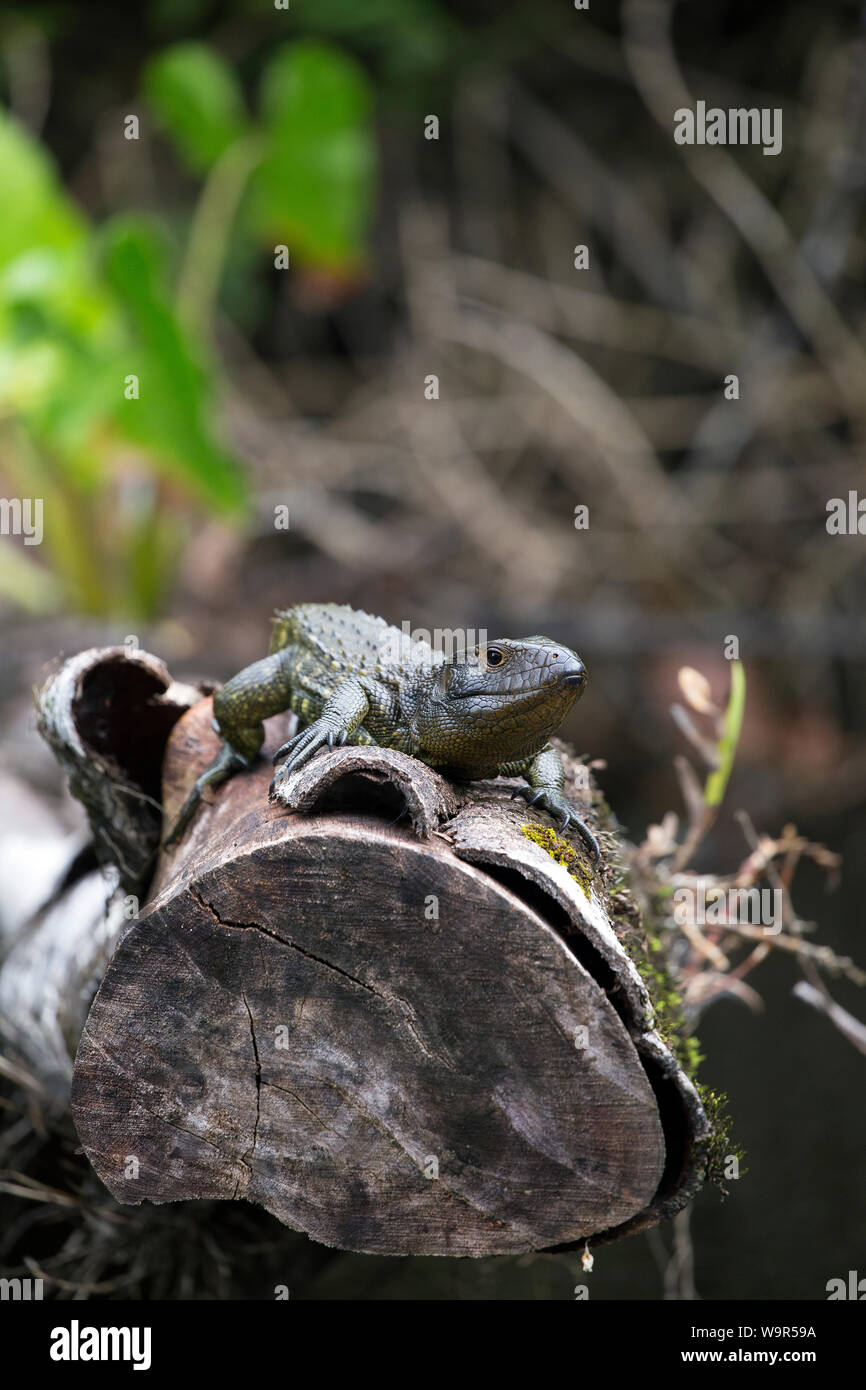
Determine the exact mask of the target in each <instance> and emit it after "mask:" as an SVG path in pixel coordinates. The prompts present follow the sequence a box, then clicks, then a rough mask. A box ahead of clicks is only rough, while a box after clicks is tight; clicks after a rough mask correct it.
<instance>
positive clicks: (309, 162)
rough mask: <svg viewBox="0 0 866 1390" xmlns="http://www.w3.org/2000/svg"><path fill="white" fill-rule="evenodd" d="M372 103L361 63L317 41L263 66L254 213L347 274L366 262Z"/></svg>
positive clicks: (269, 229) (273, 231)
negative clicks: (259, 158) (260, 144)
mask: <svg viewBox="0 0 866 1390" xmlns="http://www.w3.org/2000/svg"><path fill="white" fill-rule="evenodd" d="M371 104H372V103H371V93H370V84H369V82H368V80H367V77H366V75H365V73H364V71H363V69H362V68H361V67H359V65H358V64H357V63H355V62H354V61H353V60H352V59H351V58H348V57H347V56H346V55H345V54H344V53H341V52H340V51H339V50H337V49H334V48H330V47H328V46H327V45H325V44H320V43H314V42H306V41H304V42H300V43H292V44H286V45H284V46H283V47H282V48H280V49H279V50H278V51H277V53H276V54H275V55H274V57H273V58H272V59H271V61H270V63H269V64H268V66H267V68H266V70H265V73H264V76H263V79H262V89H261V118H262V123H263V127H264V136H265V153H264V157H263V160H262V163H261V165H260V166H259V168H258V170H257V171H256V173H255V174H254V175H253V178H252V181H251V207H252V216H253V219H254V222H255V223H256V225H257V226H258V228H259V230H260V231H261V232H262V233H263V234H264V235H265V236H266V237H267V238H268V239H269V240H270V241H272V242H273V243H274V244H275V245H276V244H282V243H285V244H286V245H287V246H288V247H289V251H290V253H293V254H296V255H297V257H298V258H299V260H300V261H302V262H306V263H307V264H309V265H313V266H316V267H323V268H326V269H333V270H338V271H339V270H349V271H351V270H353V269H355V268H357V267H359V266H360V265H361V264H362V263H363V261H364V258H365V236H366V230H367V224H368V221H369V217H370V210H371V206H372V199H373V186H374V177H375V168H376V154H375V143H374V138H373V132H372V128H371V121H370V112H371Z"/></svg>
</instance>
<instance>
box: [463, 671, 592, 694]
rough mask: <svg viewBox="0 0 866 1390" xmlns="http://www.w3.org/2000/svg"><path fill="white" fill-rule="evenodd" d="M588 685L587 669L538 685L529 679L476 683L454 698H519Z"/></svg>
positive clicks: (581, 687)
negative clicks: (515, 681) (484, 683)
mask: <svg viewBox="0 0 866 1390" xmlns="http://www.w3.org/2000/svg"><path fill="white" fill-rule="evenodd" d="M584 685H586V671H585V670H582V669H581V671H570V672H568V673H564V674H563V675H561V676H558V677H556V678H555V679H554V680H543V681H539V682H538V684H537V685H530V684H529V683H528V682H527V681H521V682H520V683H519V684H510V685H504V686H499V687H497V688H496V689H491V688H490V686H489V685H476V686H473V687H472V689H471V690H461V691H460V692H459V694H455V695H454V696H453V697H452V698H453V699H455V700H470V699H477V698H478V697H479V696H481V697H482V698H487V699H500V700H519V699H520V697H521V696H522V695H525V696H527V697H528V696H530V695H544V694H551V695H552V694H553V693H554V692H555V691H557V690H562V689H565V690H574V689H578V690H582V689H583V687H584Z"/></svg>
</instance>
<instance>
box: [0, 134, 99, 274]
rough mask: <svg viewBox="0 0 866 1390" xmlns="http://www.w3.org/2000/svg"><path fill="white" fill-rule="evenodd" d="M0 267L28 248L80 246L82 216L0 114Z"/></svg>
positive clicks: (34, 147) (36, 149) (31, 144)
mask: <svg viewBox="0 0 866 1390" xmlns="http://www.w3.org/2000/svg"><path fill="white" fill-rule="evenodd" d="M0 186H2V188H3V216H2V217H0V267H2V266H6V265H8V264H9V263H10V261H13V260H14V259H15V258H16V257H17V256H20V255H21V254H22V253H23V252H27V251H31V250H32V248H33V247H34V246H52V247H58V248H66V247H70V246H73V245H75V244H76V243H81V242H83V240H84V237H85V233H86V225H85V222H84V219H83V217H82V216H81V214H80V213H79V212H78V209H77V208H76V207H75V204H74V203H73V202H72V200H71V199H70V198H67V196H66V194H65V193H64V192H63V189H62V187H61V185H60V182H59V180H58V178H57V175H56V174H55V172H54V167H53V165H52V164H51V162H50V160H49V159H48V158H47V156H46V155H45V154H44V153H43V152H42V149H41V147H40V146H39V145H38V144H37V143H36V141H35V140H33V139H32V137H31V136H30V135H28V134H27V132H26V131H25V130H23V129H22V127H21V126H19V125H18V123H17V121H15V120H13V119H12V117H11V116H10V115H9V114H8V113H7V112H5V111H3V110H2V109H0Z"/></svg>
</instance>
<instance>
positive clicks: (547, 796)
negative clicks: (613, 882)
mask: <svg viewBox="0 0 866 1390" xmlns="http://www.w3.org/2000/svg"><path fill="white" fill-rule="evenodd" d="M499 775H500V776H501V777H525V778H526V780H527V782H528V783H529V785H528V786H526V787H518V788H517V789H516V791H515V792H513V794H512V795H513V796H520V797H523V799H524V801H528V802H529V805H530V806H540V807H541V809H542V810H543V811H548V812H549V813H550V815H552V816H557V817H561V823H560V827H559V830H560V834H561V833H562V831H563V830H565V829H566V828H567V827H568V826H569V825H573V826H574V828H575V830H576V831H577V832H578V834H579V835H580V836H581V838H582V839H583V840H584V842H585V844H586V847H587V849H588V850H589V852H590V854H591V855H592V857H593V859H596V860H597V859H599V858H600V857H601V850H600V848H599V844H598V840H597V839H596V838H595V836H594V835H593V833H592V831H591V830H590V828H589V826H587V825H584V823H583V821H582V820H581V818H580V816H579V815H578V814H577V812H576V811H575V809H574V807H573V806H572V804H571V802H570V801H569V800H568V798H567V797H566V796H565V795H564V794H563V788H564V787H565V772H564V770H563V766H562V758H561V757H560V756H559V754H558V753H557V751H556V749H555V748H554V747H553V745H552V744H550V743H548V744H547V745H546V746H545V747H544V748H542V750H541V752H540V753H536V755H535V757H534V758H530V759H528V761H527V762H525V763H516V764H515V763H506V764H505V765H504V766H503V767H501V768H500V769H499Z"/></svg>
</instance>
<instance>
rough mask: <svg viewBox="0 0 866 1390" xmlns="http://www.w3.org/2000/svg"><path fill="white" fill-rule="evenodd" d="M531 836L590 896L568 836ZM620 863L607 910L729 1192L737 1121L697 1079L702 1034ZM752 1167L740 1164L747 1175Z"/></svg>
mask: <svg viewBox="0 0 866 1390" xmlns="http://www.w3.org/2000/svg"><path fill="white" fill-rule="evenodd" d="M520 828H521V831H522V832H523V834H524V835H525V836H526V838H527V840H531V841H532V843H533V844H536V845H538V846H539V847H540V848H541V849H543V850H544V851H545V853H547V854H549V855H550V857H551V859H553V860H554V861H555V862H556V863H557V864H561V865H562V866H563V868H564V869H567V871H568V872H569V873H570V874H571V876H572V878H573V879H574V880H575V882H576V883H578V884H579V885H580V887H581V889H582V890H583V892H584V894H585V895H586V896H587V897H589V889H590V884H591V882H592V876H591V875H590V874H589V873H587V871H586V869H584V867H583V865H582V863H581V861H580V857H579V856H578V854H577V852H576V850H575V849H574V848H573V846H572V845H570V844H569V843H568V841H567V840H563V839H562V838H561V836H559V835H557V833H556V831H555V830H551V829H550V828H549V827H548V826H543V825H523V826H521V827H520ZM623 867H624V866H622V865H620V864H617V865H616V871H617V872H616V878H615V880H614V882H613V884H612V885H610V884H608V887H607V908H608V912H609V915H610V918H611V921H612V922H613V924H614V927H615V929H616V933H617V936H618V938H619V940H620V942H621V943H622V945H623V947H624V949H625V950H626V951H627V952H628V954H629V955H630V957H631V959H632V961H633V962H634V964H635V966H636V967H637V970H638V973H639V974H640V976H641V979H642V980H643V982H644V985H645V986H646V992H647V994H648V995H649V998H650V1003H651V1004H652V1007H653V1011H654V1013H655V1029H656V1032H657V1033H658V1035H659V1037H660V1038H661V1040H662V1042H663V1043H664V1044H665V1046H666V1047H667V1048H668V1050H669V1051H670V1052H671V1053H673V1055H674V1057H675V1058H676V1059H677V1061H678V1062H679V1064H680V1066H681V1067H682V1069H683V1071H684V1072H685V1073H686V1076H688V1077H689V1079H690V1080H691V1081H692V1083H693V1085H694V1087H695V1089H696V1090H697V1092H698V1095H699V1097H700V1100H701V1104H702V1106H703V1108H704V1112H705V1114H706V1116H707V1120H708V1121H709V1124H710V1127H711V1131H712V1133H711V1134H710V1138H709V1140H708V1141H707V1149H706V1176H707V1181H708V1182H712V1183H714V1184H715V1185H716V1186H717V1187H719V1188H721V1190H722V1191H723V1192H727V1189H726V1187H725V1167H726V1164H727V1163H728V1161H729V1160H730V1158H731V1157H736V1158H737V1160H738V1161H740V1162H741V1160H742V1157H743V1150H742V1149H741V1148H738V1147H736V1146H734V1145H732V1142H731V1120H730V1117H729V1116H728V1114H727V1113H726V1112H727V1106H728V1098H727V1096H725V1095H724V1094H722V1093H721V1092H719V1091H711V1090H710V1088H709V1087H708V1086H704V1085H703V1084H702V1083H701V1082H699V1081H698V1080H697V1072H698V1068H699V1067H700V1065H701V1062H702V1061H703V1060H704V1059H703V1054H702V1053H701V1049H700V1044H699V1043H698V1040H697V1038H696V1037H694V1036H693V1034H691V1033H690V1032H689V1029H688V1025H687V1023H686V1020H685V1016H684V1014H683V1003H682V997H681V995H680V991H679V989H678V987H677V984H676V981H675V979H674V977H673V975H672V973H671V970H670V967H669V965H668V961H667V955H666V953H665V948H664V945H663V943H662V939H661V937H660V936H659V935H658V933H657V932H653V931H648V930H647V929H646V927H645V926H644V925H643V921H642V918H641V913H640V911H639V909H638V907H637V904H636V903H635V901H634V898H633V897H632V895H631V893H630V892H629V890H628V886H627V883H628V874H627V872H625V873H623V872H621V870H622V869H623ZM672 892H673V888H672V887H670V886H668V885H662V886H661V887H660V888H659V892H658V898H659V901H658V902H653V904H652V908H651V914H652V915H651V920H653V919H655V920H658V919H660V918H663V917H664V916H665V915H666V911H667V910H668V909H667V906H666V904H665V903H664V901H663V900H664V899H665V898H667V897H669V896H670V895H671V894H672ZM745 1171H746V1170H745V1169H744V1168H742V1167H741V1168H740V1173H741V1174H742V1173H743V1172H745Z"/></svg>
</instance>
